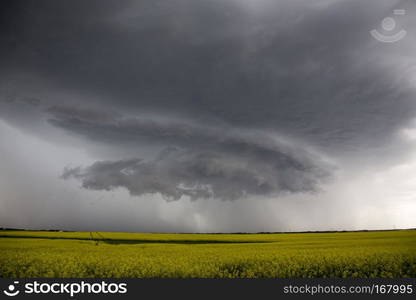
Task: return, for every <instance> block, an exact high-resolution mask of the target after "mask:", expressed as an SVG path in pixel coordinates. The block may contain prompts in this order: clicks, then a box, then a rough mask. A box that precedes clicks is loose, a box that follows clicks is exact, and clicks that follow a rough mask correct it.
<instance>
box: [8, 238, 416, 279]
mask: <svg viewBox="0 0 416 300" xmlns="http://www.w3.org/2000/svg"><path fill="white" fill-rule="evenodd" d="M94 237H95V238H100V239H101V241H100V242H99V244H98V245H96V242H94V241H91V240H90V234H89V233H88V232H44V231H0V277H107V278H108V277H174V278H190V277H197V278H206V277H214V278H228V277H231V278H236V277H280V278H283V277H416V231H414V230H408V231H380V232H344V233H302V234H301V233H297V234H140V233H108V232H101V233H100V235H97V234H95V235H94Z"/></svg>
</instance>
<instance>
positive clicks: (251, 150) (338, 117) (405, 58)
mask: <svg viewBox="0 0 416 300" xmlns="http://www.w3.org/2000/svg"><path fill="white" fill-rule="evenodd" d="M1 5H2V8H1V9H0V10H1V20H2V21H1V22H2V26H1V36H2V43H1V46H0V64H1V66H2V68H1V70H0V76H1V80H0V119H1V120H2V122H4V123H3V124H5V125H2V126H4V130H3V132H4V135H5V136H8V137H9V139H10V136H12V132H14V131H13V130H18V131H20V132H21V133H22V136H20V138H21V139H25V138H28V137H30V138H33V139H39V140H40V141H42V142H39V143H40V144H39V145H42V146H39V147H40V148H42V149H47V148H48V147H51V149H53V147H55V146H56V147H58V146H59V147H61V148H62V149H65V150H62V151H63V153H67V152H68V153H76V154H71V155H68V156H61V155H59V154H57V153H56V152H53V150H51V153H55V154H54V155H55V156H56V157H59V163H56V166H55V165H54V170H55V171H54V172H55V173H54V176H55V177H54V180H55V179H56V178H60V182H61V184H62V185H63V186H65V185H68V186H72V185H73V184H81V189H80V191H79V192H80V193H81V194H82V195H83V197H84V198H88V197H93V196H91V195H96V194H95V193H103V195H113V194H114V193H117V195H119V194H120V193H121V194H122V193H124V192H126V191H127V192H128V194H129V195H128V196H126V195H124V194H123V196H122V197H121V196H120V197H121V198H123V200H119V201H136V203H140V207H141V208H143V210H146V209H149V210H151V209H153V208H154V206H152V205H161V207H163V209H166V210H169V207H173V206H172V205H187V204H184V203H187V202H185V201H186V200H187V199H191V200H202V199H205V200H207V199H209V201H192V202H191V204H189V205H194V206H189V207H188V206H187V207H188V208H187V209H188V210H189V211H188V213H183V214H182V215H183V216H184V215H186V214H189V215H192V214H193V213H195V214H197V215H198V217H195V218H196V219H197V220H198V222H200V223H198V224H199V225H198V226H200V227H198V228H199V229H198V230H208V229H209V228H213V229H215V230H219V231H223V230H225V231H227V230H228V228H230V227H232V228H238V226H243V225H241V224H240V223H238V222H237V221H236V222H237V223H238V224H239V225H236V224H237V223H235V224H234V223H232V221H231V220H228V219H227V221H224V223H221V222H220V220H218V219H216V217H215V212H216V211H220V210H221V209H222V208H224V207H226V205H230V204H229V203H232V205H233V206H232V207H233V208H231V206H230V208H229V209H230V211H233V209H235V210H236V211H237V210H238V209H241V210H243V211H244V212H245V213H244V215H246V216H247V218H246V220H247V219H250V218H253V221H252V222H253V223H252V224H253V228H254V229H253V230H257V229H259V228H260V229H261V230H263V229H267V230H269V229H268V228H270V230H272V229H273V228H271V227H273V226H274V225H273V224H276V226H277V227H279V228H282V227H285V226H286V224H288V223H290V221H289V220H287V219H285V211H290V210H291V209H292V208H293V207H294V206H296V205H299V209H297V210H296V213H293V216H295V217H296V216H304V218H302V219H305V220H306V221H305V222H306V223H305V226H308V225H307V224H308V221H307V220H308V218H309V217H310V214H309V212H310V211H313V210H314V209H316V211H325V210H329V209H330V207H333V208H334V212H333V214H334V215H335V217H334V219H337V217H340V213H337V212H336V209H335V208H339V207H343V208H344V209H343V211H346V210H351V211H352V212H357V213H356V214H355V215H354V217H351V218H349V220H350V221H346V222H345V224H346V225H342V226H341V225H340V226H341V227H345V226H348V225H351V226H355V224H358V223H359V221H357V219H360V217H357V216H358V215H360V213H361V212H360V209H359V206H360V205H364V204H368V205H370V206H372V205H374V206H377V207H384V206H383V205H393V204H392V203H394V201H395V200H397V196H389V197H388V198H386V197H387V196H384V194H386V195H387V193H384V194H383V196H380V195H379V194H378V192H376V190H377V189H376V188H374V190H371V192H370V189H367V190H366V189H364V188H363V187H364V186H367V187H370V186H378V185H377V184H378V182H382V181H383V180H385V181H386V182H390V186H396V184H398V182H401V181H402V179H398V178H396V177H394V176H393V175H387V174H404V173H401V172H397V171H396V169H395V168H399V167H400V166H407V167H406V168H408V169H409V170H411V169H412V168H411V167H410V166H412V165H413V154H412V153H413V150H414V149H415V147H416V146H415V144H414V142H415V139H414V136H415V135H414V133H413V132H414V128H415V125H414V124H415V123H414V120H415V117H416V101H415V100H416V58H415V55H414V53H416V38H415V30H416V21H415V20H416V19H415V18H414V14H415V9H416V4H415V2H414V1H411V0H409V1H406V0H367V1H362V0H315V1H309V0H279V1H273V0H258V1H251V0H210V1H193V0H170V1H159V0H152V1H150V0H149V1H147V0H145V1H123V2H122V3H121V2H118V1H112V0H108V1H88V3H86V2H84V1H78V0H75V1H71V2H68V3H57V2H55V1H42V2H41V3H39V2H38V1H30V0H27V1H3V2H2V4H1ZM398 8H400V9H405V10H406V15H404V16H394V15H393V10H394V9H398ZM387 16H392V17H395V20H396V25H397V28H398V29H399V28H403V29H406V30H407V32H408V34H407V36H406V38H405V39H403V40H402V41H400V42H398V43H394V44H383V43H380V42H379V41H377V40H375V39H373V38H372V37H371V35H370V34H369V31H370V30H372V29H377V30H379V31H380V32H382V33H383V34H389V33H388V32H385V31H383V28H381V25H380V24H381V21H382V20H383V18H385V17H387ZM0 125H1V124H0ZM3 140H4V141H6V142H5V144H4V153H0V154H1V155H2V158H5V157H6V156H7V158H9V157H12V158H14V159H15V160H11V161H15V168H23V169H24V168H26V165H28V164H29V163H28V161H27V160H26V159H28V160H30V161H36V159H37V158H36V156H34V155H33V156H32V155H29V154H21V155H20V156H19V157H17V154H16V157H15V156H14V154H13V151H11V150H10V149H9V148H10V147H11V148H12V147H13V145H14V144H13V143H11V142H10V141H9V140H6V139H3ZM22 143H23V144H24V142H23V141H22ZM28 143H29V142H28ZM37 145H38V144H37ZM48 145H49V146H48ZM28 149H30V147H28ZM69 149H72V150H69ZM45 151H47V150H45ZM22 157H23V158H22ZM29 157H30V159H29ZM45 164H48V162H47V160H46V161H45ZM7 166H8V167H7V168H3V170H2V171H0V172H3V173H4V176H3V177H7V178H8V180H9V181H10V182H13V184H12V185H10V186H16V187H17V186H20V184H21V183H20V180H19V178H18V177H17V176H16V178H14V177H13V176H11V175H10V176H7V174H14V173H13V172H12V170H11V169H12V168H13V165H12V164H8V165H7ZM406 170H407V169H406ZM37 172H38V173H39V177H40V178H42V172H43V170H42V168H38V169H37ZM380 174H382V175H380ZM0 175H1V174H0ZM48 176H51V175H50V174H49V173H48ZM384 176H387V177H388V178H387V177H384ZM397 176H399V175H397ZM401 176H404V177H408V176H409V175H400V176H399V177H400V178H401ZM46 178H49V177H46V175H45V182H47V180H46ZM380 178H381V179H380ZM373 179H374V182H376V183H377V184H376V183H374V185H373V183H371V182H370V181H371V180H373ZM28 180H29V179H28ZM351 185H353V186H351ZM26 186H27V187H26V189H27V195H31V194H33V195H34V196H33V197H32V198H33V199H31V200H29V198H30V196H27V197H22V198H25V199H26V198H27V199H26V200H25V199H22V200H19V201H22V203H24V202H25V201H33V203H37V202H39V203H40V202H41V200H39V199H41V198H42V197H44V195H43V194H42V195H40V194H39V196H36V193H31V190H32V189H35V188H34V187H32V186H31V185H30V184H28V185H26ZM44 188H45V189H46V190H48V188H49V187H48V184H47V183H44ZM50 188H51V187H50ZM51 189H52V188H51ZM406 189H407V188H406ZM5 190H6V189H5ZM7 191H8V192H7V193H6V192H4V194H1V192H0V196H1V197H0V198H1V199H6V200H2V201H5V203H11V202H8V200H7V199H8V198H13V199H15V197H13V196H11V195H12V194H13V191H12V190H11V189H10V188H9V189H7ZM352 191H354V192H352ZM355 192H356V193H357V195H356V194H355ZM62 193H63V194H65V193H66V192H65V191H64V189H62ZM73 193H74V192H68V194H66V195H67V197H68V199H71V200H68V203H70V202H71V201H75V202H74V205H75V206H77V205H78V206H80V204H79V201H78V200H74V198H75V197H73V196H71V195H72V194H73ZM77 193H78V192H77ZM389 193H390V192H389ZM409 193H410V192H409ZM6 194H7V195H6ZM100 195H101V194H100ZM346 195H348V197H347V196H346ZM389 195H390V194H389ZM100 197H110V196H100ZM81 198H82V197H81ZM121 198H120V199H121ZM161 198H163V199H164V200H169V201H168V202H166V201H163V200H161ZM399 198H400V197H399ZM126 199H129V200H126ZM352 199H356V200H352ZM377 199H378V200H377ZM107 200H108V199H107ZM170 200H175V201H170ZM222 200H233V201H222ZM10 201H11V200H10ZM19 201H17V202H18V203H20V202H19ZM51 201H52V200H51ZM105 201H106V200H105ZM108 201H110V200H108ZM111 201H114V202H117V201H118V200H117V199H113V200H111ZM111 201H110V202H111ZM159 201H161V202H159ZM354 201H356V202H354ZM403 201H404V202H400V201H399V203H400V205H404V206H406V207H411V208H410V210H412V209H413V208H412V207H413V206H412V205H413V204H409V203H411V200H409V199H408V198H407V197H406V200H403ZM76 203H78V204H76ZM106 203H109V202H106ZM123 203H126V202H123ZM152 203H153V204H152ZM160 203H163V204H160ZM172 203H176V204H172ZM202 203H209V204H202ZM266 203H272V204H270V205H271V206H272V207H273V208H274V209H276V211H277V212H276V214H277V216H276V217H273V218H275V220H274V219H273V221H270V220H269V221H264V220H263V219H262V217H261V216H258V215H255V213H253V214H250V211H258V209H260V207H262V206H265V205H268V204H266ZM354 203H355V204H354ZM357 203H359V204H357ZM0 204H1V203H0ZM8 205H10V206H11V207H16V209H17V207H21V206H22V207H24V204H13V205H12V204H8ZM68 205H70V204H68ZM107 205H108V204H107ZM165 205H166V206H165ZM168 205H171V206H168ZM203 205H209V207H206V211H204V210H203V209H202V208H201V207H202V206H203ZM397 205H399V204H397ZM127 206H128V205H126V204H125V207H127ZM239 206H241V207H240V208H238V207H239ZM197 207H198V209H197ZM120 209H121V210H123V208H122V207H120ZM158 209H159V210H157V209H156V210H157V212H152V213H150V214H154V215H155V216H159V217H160V215H158V214H160V210H162V209H161V208H158ZM199 209H201V210H199ZM110 211H111V210H110V209H108V213H110ZM196 211H198V212H197V213H196ZM383 211H384V210H383ZM231 214H232V213H231ZM317 214H319V213H318V212H317ZM173 215H174V214H173V212H172V216H173ZM295 217H294V218H295ZM355 217H356V218H355ZM167 218H168V217H167ZM172 218H174V219H175V220H176V219H178V218H181V217H180V216H179V217H177V216H176V217H172ZM224 218H227V217H226V216H224ZM362 218H364V217H362ZM365 218H368V217H365ZM203 219H204V220H205V221H204V222H205V223H201V222H202V221H201V220H203ZM208 219H209V220H208ZM232 219H233V220H236V219H238V217H235V218H232ZM392 219H394V218H393V217H392ZM172 220H173V219H172ZM207 220H208V221H207ZM283 220H284V221H283ZM317 220H318V221H316V220H313V221H312V220H311V221H310V223H309V224H310V225H311V226H312V227H313V226H314V225H316V224H317V222H319V220H322V218H318V217H317ZM149 222H150V221H149ZM149 222H147V223H146V224H150V223H151V222H150V223H149ZM172 222H173V221H172ZM195 222H197V221H195ZM227 222H231V223H227ZM247 222H248V221H247ZM262 222H266V223H267V222H270V223H267V226H266V225H264V224H266V223H262ZM302 222H303V221H302ZM322 222H323V223H325V221H322ZM334 222H336V221H334ZM374 222H375V223H374V224H376V223H377V222H378V221H377V222H376V221H374ZM69 223H71V222H69ZM114 223H117V220H115V221H114ZM133 223H134V222H132V224H133ZM191 223H192V222H191ZM191 223H190V224H191ZM13 224H14V223H13ZM146 224H141V226H142V227H143V226H144V227H143V228H146V229H147V230H148V228H150V227H151V226H150V225H149V226H150V227H149V226H145V225H146ZM151 224H153V223H151ZM201 224H202V225H201ZM203 224H205V225H203ZM216 224H222V225H221V226H220V225H218V226H219V227H215V226H216ZM230 224H232V225H230ZM262 224H263V225H264V227H262V226H263V225H262ZM328 224H329V221H328ZM374 224H373V225H374ZM377 224H379V223H377ZM370 225H372V224H370ZM152 226H154V224H153V225H152ZM169 226H172V224H170V225H169ZM169 226H166V227H163V226H162V227H163V228H162V227H161V228H159V227H157V229H158V230H164V228H167V227H169ZM181 226H183V227H178V228H181V229H183V228H190V230H191V231H192V230H193V229H192V225H189V224H188V225H186V226H185V225H183V224H182V225H181ZM247 226H248V225H247ZM322 226H323V227H325V224H323V225H322ZM334 226H335V227H336V226H337V225H334ZM340 226H338V227H340ZM374 226H375V225H374ZM243 227H244V228H245V230H249V231H250V230H251V229H250V228H248V227H250V226H248V227H245V226H243ZM265 227H267V228H265ZM294 227H295V228H300V227H297V226H294ZM338 227H337V228H338ZM169 228H170V227H169ZM285 228H286V227H285Z"/></svg>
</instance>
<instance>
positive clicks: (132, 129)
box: [49, 107, 330, 200]
mask: <svg viewBox="0 0 416 300" xmlns="http://www.w3.org/2000/svg"><path fill="white" fill-rule="evenodd" d="M49 112H50V113H52V115H53V118H52V119H50V122H51V124H53V125H55V126H58V127H61V128H63V129H66V130H68V131H71V132H73V133H76V134H79V135H83V136H86V137H88V138H92V139H95V140H99V141H101V142H106V141H107V140H112V141H117V143H119V144H120V143H121V145H125V146H126V147H134V146H135V144H140V145H143V144H147V145H149V146H154V145H158V144H160V145H164V146H162V147H161V151H160V153H159V154H158V155H157V156H156V157H154V158H152V159H147V160H145V159H142V158H134V159H124V160H118V161H97V162H95V163H94V164H92V165H91V166H88V167H84V168H82V167H76V168H66V169H65V170H64V172H63V175H62V177H63V178H64V179H68V178H76V179H78V180H80V181H81V182H82V186H83V187H84V188H87V189H93V190H111V189H114V188H118V187H123V188H126V189H127V190H129V192H130V193H131V194H132V195H136V196H141V195H145V194H155V193H159V194H161V195H162V196H163V197H164V198H165V199H167V200H179V199H180V198H181V197H183V196H188V197H189V198H190V199H192V200H196V199H200V198H216V199H222V200H236V199H240V198H242V197H246V196H271V195H278V194H281V193H298V192H313V191H316V190H317V189H319V186H320V184H321V183H322V182H324V181H325V180H326V179H327V178H328V177H329V176H330V167H329V164H328V163H326V162H324V160H323V159H322V158H321V157H319V156H318V155H317V154H313V153H311V152H308V151H307V150H305V149H302V148H301V147H300V146H295V145H294V143H290V142H288V141H283V140H281V139H279V138H274V137H271V136H268V135H266V134H264V133H258V132H249V131H247V130H245V131H243V130H240V131H238V130H236V129H235V128H233V129H231V128H230V129H228V130H224V128H222V129H221V130H220V129H218V128H215V127H210V126H201V125H195V124H187V123H183V122H173V121H169V122H168V121H166V120H165V121H161V120H159V121H155V120H150V119H140V118H123V117H122V116H120V115H117V114H115V115H114V116H113V117H109V115H102V116H101V115H100V113H99V112H97V111H82V110H78V109H71V108H68V107H54V108H51V109H49ZM166 145H168V146H166Z"/></svg>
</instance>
